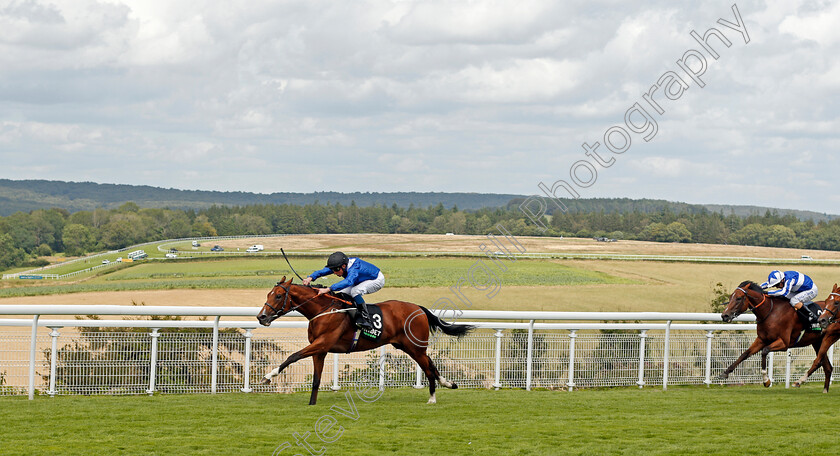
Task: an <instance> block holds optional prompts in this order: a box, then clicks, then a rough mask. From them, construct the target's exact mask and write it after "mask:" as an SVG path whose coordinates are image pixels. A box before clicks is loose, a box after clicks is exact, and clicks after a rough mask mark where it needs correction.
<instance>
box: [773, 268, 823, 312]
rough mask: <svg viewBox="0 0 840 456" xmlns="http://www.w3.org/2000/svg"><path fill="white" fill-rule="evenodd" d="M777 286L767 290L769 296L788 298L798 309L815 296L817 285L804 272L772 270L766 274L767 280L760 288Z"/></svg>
mask: <svg viewBox="0 0 840 456" xmlns="http://www.w3.org/2000/svg"><path fill="white" fill-rule="evenodd" d="M770 287H779V289H778V290H773V291H768V292H767V294H768V295H770V296H784V297H785V298H788V299H790V305H791V306H793V308H794V309H796V310H799V309H801V308H802V304H807V303H809V302H811V301H813V300H814V298H816V297H817V293H818V291H817V285H816V284H814V281H813V280H811V278H810V277H808V276H806V275H805V274H803V273H801V272H797V271H785V272H782V271H773V272H771V273H770V275H769V276H767V281H766V282H764V283H762V284H761V288H764V289H767V288H770Z"/></svg>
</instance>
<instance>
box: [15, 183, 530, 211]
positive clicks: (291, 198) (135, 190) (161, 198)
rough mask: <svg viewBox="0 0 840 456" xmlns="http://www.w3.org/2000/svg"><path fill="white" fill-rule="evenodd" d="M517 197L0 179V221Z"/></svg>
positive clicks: (461, 203) (487, 202) (482, 202)
mask: <svg viewBox="0 0 840 456" xmlns="http://www.w3.org/2000/svg"><path fill="white" fill-rule="evenodd" d="M520 196H521V195H503V194H491V193H442V192H393V193H378V192H364V193H362V192H355V193H338V192H315V193H271V194H264V193H247V192H217V191H203V190H178V189H174V188H168V189H165V188H159V187H150V186H147V185H123V184H97V183H93V182H63V181H47V180H9V179H0V215H2V216H6V215H9V214H12V213H14V212H17V211H24V212H29V211H32V210H34V209H49V208H52V207H60V208H63V209H67V210H68V211H70V212H78V211H90V210H93V209H95V208H97V207H101V208H105V209H112V208H116V207H119V206H120V205H122V204H124V203H126V202H128V201H132V202H134V203H136V204H137V205H138V206H140V207H168V208H171V209H202V208H207V207H210V206H212V205H214V204H215V205H219V206H247V205H253V204H277V205H279V204H292V205H305V204H314V203H320V204H327V203H329V204H336V203H340V204H342V205H350V204H351V203H353V202H355V203H356V205H358V206H373V205H386V206H391V205H393V204H396V205H397V206H400V207H409V206H410V205H412V204H413V205H414V206H415V207H424V208H425V207H428V206H437V205H438V204H443V206H444V207H446V208H451V207H453V206H456V205H457V207H458V208H459V209H467V210H474V209H481V208H485V207H505V206H506V205H507V204H508V203H509V202H510V201H511V200H512V199H513V198H516V197H520Z"/></svg>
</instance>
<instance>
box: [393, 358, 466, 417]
mask: <svg viewBox="0 0 840 456" xmlns="http://www.w3.org/2000/svg"><path fill="white" fill-rule="evenodd" d="M403 351H404V352H406V353H408V356H410V357H411V359H413V360H414V361H416V362H417V365H418V366H420V369H421V370H422V371H423V373H425V374H426V378H427V379H428V380H429V402H428V403H429V404H435V403H437V398H436V397H435V386H436V383H437V382H438V381H440V383H441V385H443V386H445V387H447V388H452V389H455V388H458V385H456V384H455V383H452V382H450V381H448V380H446V379H445V378H444V377H442V376H441V375H440V372H438V370H437V367H435V363H433V362H432V358H429V355H428V354H426V350H425V349H423V348H419V347H414V346H411V348H409V349H406V347H403Z"/></svg>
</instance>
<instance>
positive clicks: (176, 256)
mask: <svg viewBox="0 0 840 456" xmlns="http://www.w3.org/2000/svg"><path fill="white" fill-rule="evenodd" d="M166 258H169V259H175V258H178V255H175V254H174V253H167V254H166Z"/></svg>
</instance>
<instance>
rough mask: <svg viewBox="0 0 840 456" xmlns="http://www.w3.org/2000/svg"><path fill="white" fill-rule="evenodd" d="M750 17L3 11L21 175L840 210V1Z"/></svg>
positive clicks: (6, 130) (143, 3)
mask: <svg viewBox="0 0 840 456" xmlns="http://www.w3.org/2000/svg"><path fill="white" fill-rule="evenodd" d="M700 3H702V5H701V4H700ZM736 4H737V10H738V12H739V13H740V16H741V19H742V23H743V28H745V31H743V32H742V31H739V30H736V29H735V28H737V25H738V18H737V17H736V15H735V13H734V12H733V9H732V5H733V3H732V2H731V1H711V2H696V1H673V0H668V1H646V2H629V1H580V2H573V1H562V2H559V1H556V0H517V1H479V0H476V1H452V0H445V1H427V2H419V1H386V0H381V1H379V0H374V1H353V2H344V1H317V0H315V1H313V0H301V1H284V2H262V1H247V2H230V1H227V0H226V1H221V0H219V1H217V0H207V1H201V0H199V1H190V2H186V1H172V0H165V1H158V0H138V1H133V0H131V1H121V0H115V1H109V0H103V1H88V0H72V1H63V0H62V1H49V0H26V1H11V2H9V1H8V0H0V161H1V162H2V163H0V178H10V179H54V180H67V181H77V182H78V181H92V182H99V183H121V184H141V185H153V186H159V187H166V188H170V187H171V188H180V189H197V190H221V191H248V192H260V193H271V192H313V191H344V192H349V191H382V192H389V191H441V192H487V193H516V194H523V195H531V194H540V189H539V187H538V186H539V184H540V183H541V182H542V183H543V184H544V185H545V186H546V187H551V186H552V185H553V184H554V183H555V182H557V181H558V180H565V181H566V182H569V184H570V186H571V187H572V188H573V189H574V190H575V191H577V192H578V194H579V195H580V196H581V197H584V198H589V197H628V198H658V199H666V200H671V201H684V202H690V203H720V204H753V205H763V206H771V207H779V208H792V209H807V210H814V211H819V212H827V213H835V214H836V213H840V180H839V179H840V158H838V149H839V148H838V146H840V141H838V131H840V122H838V112H840V97H838V92H840V90H839V89H840V58H838V55H840V26H838V24H840V3H838V2H834V3H833V4H832V3H831V2H827V1H805V2H803V1H789V0H778V1H738V2H737V3H736ZM719 19H723V20H724V21H726V22H725V24H729V26H727V25H724V24H721V23H720V22H718V20H719ZM733 26H735V28H732V27H733ZM711 27H714V28H716V29H717V30H719V31H720V32H721V33H722V35H723V36H724V38H726V39H727V40H728V41H729V42H730V43H731V45H730V46H729V47H727V46H726V45H725V44H723V43H722V41H721V40H720V39H719V38H718V37H715V36H711V35H710V36H709V37H708V42H709V44H708V46H709V47H710V48H711V49H712V51H714V52H716V53H717V54H718V56H719V57H718V59H714V58H713V57H712V56H711V55H710V53H709V51H708V50H706V49H704V48H703V46H701V44H700V43H698V41H696V40H695V39H694V38H692V36H691V34H690V33H691V31H692V30H694V31H696V32H697V33H698V34H699V35H701V36H702V35H704V34H705V33H706V31H707V30H708V29H709V28H711ZM747 39H748V40H749V42H748V43H747V42H746V40H747ZM690 50H695V51H698V54H700V55H701V56H703V58H704V59H705V61H706V64H707V66H706V68H705V72H704V73H703V74H702V75H700V76H699V78H698V79H699V80H701V81H702V83H703V85H704V87H700V85H699V83H698V82H696V81H695V80H693V79H692V78H691V77H690V76H689V75H688V74H687V73H686V71H685V70H683V69H681V68H680V66H679V65H678V63H677V61H678V60H680V59H682V58H683V55H684V54H685V53H686V52H687V51H690ZM692 59H693V60H692ZM686 64H687V65H688V68H689V70H692V71H694V72H698V73H699V72H700V71H701V70H702V62H701V61H700V60H699V59H697V58H696V57H693V58H692V57H689V58H687V59H686ZM669 71H670V72H673V73H672V74H674V75H675V76H677V77H678V78H679V80H680V81H682V84H681V83H680V82H677V80H676V79H674V78H671V79H670V80H667V79H666V80H665V81H664V83H663V84H662V87H661V88H660V89H659V90H658V91H656V92H654V93H653V95H652V97H650V98H652V100H654V103H658V106H659V108H661V110H662V111H663V113H659V112H657V111H656V110H655V109H654V107H653V105H652V104H651V103H650V102H649V101H646V100H645V99H644V98H643V95H645V94H646V93H648V92H649V90H650V88H651V86H653V85H655V84H657V82H658V81H660V80H661V78H662V77H663V76H667V75H668V74H669V73H667V72H669ZM669 81H670V84H671V92H672V94H675V95H674V98H675V99H674V100H670V99H668V98H666V97H665V94H664V93H665V92H664V91H665V90H666V88H667V87H666V86H667V85H668V84H669ZM683 84H684V85H683ZM685 86H687V88H685ZM635 103H639V106H640V107H641V108H642V109H644V110H645V112H646V113H647V114H648V115H649V116H650V117H649V119H645V118H644V114H642V112H641V111H637V112H635V113H631V114H630V115H629V119H628V120H625V115H626V113H627V112H628V110H629V109H631V108H632V107H633V106H634V105H635ZM627 122H630V123H632V124H634V125H635V127H637V129H638V130H639V131H640V132H636V131H632V129H631V127H630V126H629V125H628V124H627ZM645 122H648V127H645V126H644V123H645ZM652 122H655V123H656V131H655V132H654V131H653V130H652ZM611 127H620V128H619V129H613V130H612V131H613V132H614V133H613V134H611V135H609V136H610V139H611V141H612V143H613V146H614V147H615V148H620V146H621V145H622V141H624V139H625V137H624V136H623V135H622V131H623V132H625V133H628V132H629V136H627V137H629V138H630V140H631V143H630V145H629V147H628V148H626V149H627V150H626V151H624V152H623V153H621V154H618V153H614V152H612V151H610V150H609V149H607V148H606V146H605V145H604V135H605V133H606V132H608V131H609V130H610V128H611ZM643 128H647V131H641V130H642V129H643ZM645 136H647V137H648V138H649V141H645V139H644V137H645ZM595 142H599V143H601V147H600V148H599V149H597V151H596V152H597V154H598V156H597V157H595V156H594V155H592V154H591V155H590V156H587V155H585V153H586V152H585V151H584V150H583V149H582V147H581V146H582V144H583V143H588V144H590V145H594V143H595ZM581 160H586V161H587V163H582V162H581ZM593 170H594V172H595V173H597V177H596V176H594V175H592V172H593ZM570 174H575V175H574V176H572V175H570ZM574 179H577V180H578V181H577V182H575V181H574ZM555 189H558V190H557V195H558V196H563V197H566V196H568V193H565V191H564V190H562V189H560V187H557V186H555Z"/></svg>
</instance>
